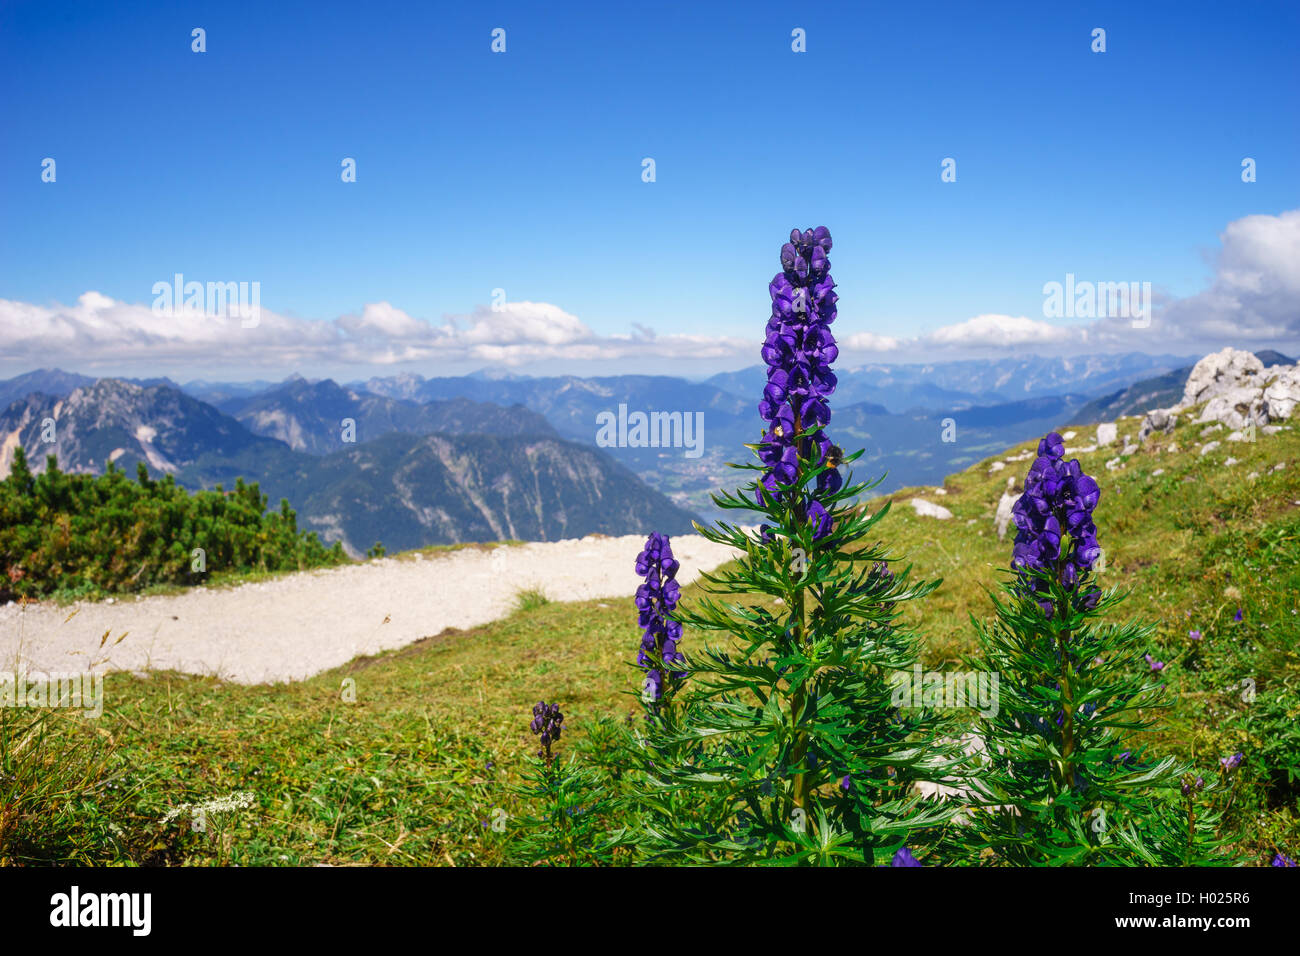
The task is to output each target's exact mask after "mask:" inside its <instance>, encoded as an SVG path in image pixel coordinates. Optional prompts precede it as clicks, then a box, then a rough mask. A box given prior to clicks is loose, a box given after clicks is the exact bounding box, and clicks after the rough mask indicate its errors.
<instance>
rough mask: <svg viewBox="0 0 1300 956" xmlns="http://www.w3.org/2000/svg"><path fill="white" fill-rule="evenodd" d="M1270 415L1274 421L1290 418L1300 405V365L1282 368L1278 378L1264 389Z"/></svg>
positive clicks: (1265, 402)
mask: <svg viewBox="0 0 1300 956" xmlns="http://www.w3.org/2000/svg"><path fill="white" fill-rule="evenodd" d="M1263 399H1264V404H1265V406H1266V407H1267V410H1268V417H1269V418H1270V419H1272V420H1274V421H1280V420H1282V419H1284V418H1290V417H1291V415H1292V414H1293V413H1294V412H1295V408H1296V406H1297V405H1300V365H1293V366H1291V367H1290V368H1283V369H1281V370H1280V372H1279V374H1278V376H1277V378H1275V379H1274V380H1273V381H1272V382H1270V383H1269V384H1268V386H1267V387H1266V388H1265V389H1264V395H1263Z"/></svg>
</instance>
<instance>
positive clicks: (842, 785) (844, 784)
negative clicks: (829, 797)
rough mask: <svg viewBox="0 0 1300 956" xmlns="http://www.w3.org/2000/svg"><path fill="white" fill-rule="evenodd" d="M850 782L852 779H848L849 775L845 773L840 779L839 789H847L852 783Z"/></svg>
mask: <svg viewBox="0 0 1300 956" xmlns="http://www.w3.org/2000/svg"><path fill="white" fill-rule="evenodd" d="M852 782H853V781H852V780H850V779H849V775H848V774H847V773H846V774H845V775H844V779H843V780H841V781H840V789H841V790H848V789H849V786H850V785H851V784H852Z"/></svg>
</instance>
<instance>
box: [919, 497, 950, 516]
mask: <svg viewBox="0 0 1300 956" xmlns="http://www.w3.org/2000/svg"><path fill="white" fill-rule="evenodd" d="M912 507H913V508H915V509H916V513H917V514H918V515H921V516H922V517H924V518H939V519H940V520H942V521H946V520H947V519H949V518H951V517H952V512H951V511H949V510H948V509H947V508H945V507H944V506H943V505H936V504H934V503H933V502H930V501H926V500H925V499H924V498H913V499H912Z"/></svg>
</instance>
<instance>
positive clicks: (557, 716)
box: [528, 700, 564, 766]
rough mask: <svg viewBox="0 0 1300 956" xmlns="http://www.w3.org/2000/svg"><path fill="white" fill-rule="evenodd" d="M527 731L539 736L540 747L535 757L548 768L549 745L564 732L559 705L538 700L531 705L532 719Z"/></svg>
mask: <svg viewBox="0 0 1300 956" xmlns="http://www.w3.org/2000/svg"><path fill="white" fill-rule="evenodd" d="M528 729H529V730H531V731H532V732H533V733H535V734H538V735H540V737H541V744H542V746H541V749H540V750H538V751H537V756H539V757H541V758H542V759H543V760H545V761H546V764H547V766H550V763H551V744H552V743H553V742H555V741H557V740H559V739H560V734H561V733H562V732H563V730H564V715H563V714H562V713H560V705H559V704H548V703H547V702H546V701H544V700H539V701H538V702H537V703H536V704H535V705H533V719H532V722H531V723H530V724H529V725H528Z"/></svg>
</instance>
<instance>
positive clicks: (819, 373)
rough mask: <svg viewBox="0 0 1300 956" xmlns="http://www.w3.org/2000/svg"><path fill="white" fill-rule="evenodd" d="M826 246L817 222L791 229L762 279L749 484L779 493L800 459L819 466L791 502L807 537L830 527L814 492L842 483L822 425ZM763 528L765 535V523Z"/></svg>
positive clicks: (832, 349) (830, 339)
mask: <svg viewBox="0 0 1300 956" xmlns="http://www.w3.org/2000/svg"><path fill="white" fill-rule="evenodd" d="M830 250H831V234H830V231H829V230H828V229H827V228H826V227H825V226H818V227H817V228H816V229H805V230H804V231H803V232H800V231H799V230H798V229H793V230H791V232H790V241H789V242H787V243H786V244H785V245H784V246H782V247H781V272H779V273H778V274H777V275H776V276H775V277H774V278H773V279H772V281H771V282H770V283H769V284H768V293H769V294H770V295H771V297H772V315H771V318H770V319H769V320H768V323H767V337H766V338H765V340H764V342H763V349H762V356H763V361H764V363H766V365H767V385H766V386H765V387H764V389H763V399H762V401H761V402H759V405H758V411H759V414H760V415H762V417H763V420H764V421H765V422H766V423H767V428H766V430H765V431H764V433H763V437H762V439H761V444H760V449H759V459H760V460H761V461H762V463H763V465H764V467H765V469H766V470H765V471H764V474H763V477H762V478H761V479H760V482H759V486H760V487H759V489H758V491H757V499H756V500H757V501H758V502H759V504H762V503H763V499H764V497H765V496H766V497H770V498H775V499H776V500H778V501H779V500H781V497H782V495H783V494H784V492H782V490H781V486H783V485H793V484H795V483H796V481H797V480H798V477H799V460H800V458H803V459H805V460H811V461H812V463H813V466H814V467H820V466H822V465H826V466H827V470H826V471H824V472H822V473H821V474H819V475H818V476H817V487H816V491H815V492H813V493H812V494H811V495H810V496H808V497H807V498H806V499H804V500H801V501H798V502H795V510H796V511H797V512H798V513H799V514H800V515H801V517H802V518H803V519H804V520H806V521H807V522H808V523H809V524H811V525H812V527H813V537H814V538H815V539H817V538H823V537H825V536H826V535H828V534H830V531H831V524H832V522H831V517H830V515H829V514H828V513H827V512H826V507H825V505H824V504H823V503H822V502H821V501H820V500H819V496H825V495H832V494H834V493H835V492H837V491H839V489H840V487H841V486H842V483H843V479H842V478H841V477H840V474H839V470H838V468H837V467H836V465H837V464H838V462H839V460H840V458H841V457H842V455H843V452H842V451H841V450H840V449H839V448H837V447H836V446H835V445H833V444H831V441H830V439H829V438H827V437H826V434H825V432H824V431H823V430H822V429H823V428H824V427H825V426H826V425H827V424H828V423H829V422H830V419H831V410H830V406H829V405H828V404H827V399H829V398H830V396H831V394H832V393H833V392H834V391H835V385H836V380H835V373H834V372H832V371H831V363H832V362H834V361H835V359H836V358H837V357H838V356H839V347H838V346H837V345H836V344H835V336H834V335H832V334H831V330H830V325H831V323H832V322H834V321H835V314H836V313H835V303H836V301H837V300H838V299H839V296H838V295H836V294H835V291H834V290H835V282H834V280H833V279H832V278H831V275H830V267H831V263H830V260H829V259H828V258H826V253H828V252H830ZM763 533H764V535H765V536H766V535H767V534H768V529H767V528H766V526H764V528H763Z"/></svg>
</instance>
